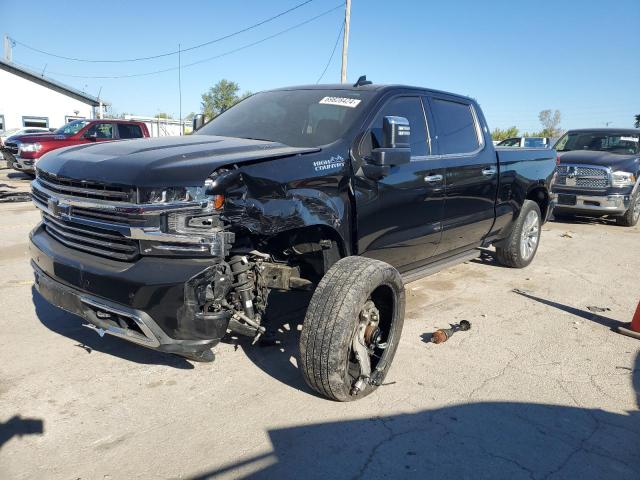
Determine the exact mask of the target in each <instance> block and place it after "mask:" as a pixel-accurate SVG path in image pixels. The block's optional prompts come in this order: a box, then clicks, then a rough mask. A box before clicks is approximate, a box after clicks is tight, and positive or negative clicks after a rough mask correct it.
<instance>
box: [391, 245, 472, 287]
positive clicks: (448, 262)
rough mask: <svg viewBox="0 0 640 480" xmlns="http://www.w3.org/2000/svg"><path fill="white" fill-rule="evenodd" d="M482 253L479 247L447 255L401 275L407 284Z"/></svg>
mask: <svg viewBox="0 0 640 480" xmlns="http://www.w3.org/2000/svg"><path fill="white" fill-rule="evenodd" d="M481 254H482V251H481V250H479V249H476V250H471V251H468V252H462V253H459V254H457V255H454V256H453V257H447V258H444V259H442V260H438V261H437V262H434V263H431V264H429V265H425V266H424V267H419V268H416V269H414V270H409V271H408V272H404V273H401V274H400V275H401V277H402V281H403V282H404V284H405V285H406V284H407V283H411V282H415V281H416V280H420V279H421V278H424V277H428V276H429V275H433V274H434V273H438V272H439V271H440V270H444V269H445V268H448V267H453V266H454V265H458V264H460V263H463V262H466V261H468V260H472V259H474V258H478V257H479V256H480V255H481Z"/></svg>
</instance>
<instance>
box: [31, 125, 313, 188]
mask: <svg viewBox="0 0 640 480" xmlns="http://www.w3.org/2000/svg"><path fill="white" fill-rule="evenodd" d="M319 150H320V149H319V148H298V147H289V146H287V145H283V144H281V143H277V142H268V141H261V140H248V139H244V138H231V137H215V136H209V135H188V136H183V137H159V138H145V139H137V140H124V141H118V142H103V143H97V144H84V145H78V146H73V147H67V148H61V149H59V150H54V151H52V152H50V153H47V154H46V155H44V156H43V157H42V158H41V159H40V160H39V161H38V163H37V168H38V169H41V170H44V171H46V172H47V173H49V174H53V175H57V176H59V177H65V178H70V179H74V180H90V181H94V182H99V183H109V184H117V185H127V186H136V187H181V186H198V185H202V184H203V183H204V181H205V180H206V178H207V177H208V176H209V175H211V173H213V171H214V170H216V169H217V168H219V167H221V166H224V165H230V164H235V163H242V162H248V161H253V160H260V159H267V158H271V159H273V158H277V157H286V156H291V155H301V154H305V153H311V152H317V151H319Z"/></svg>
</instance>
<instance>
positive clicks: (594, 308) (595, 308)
mask: <svg viewBox="0 0 640 480" xmlns="http://www.w3.org/2000/svg"><path fill="white" fill-rule="evenodd" d="M587 310H589V311H590V312H594V313H599V312H610V311H611V309H610V308H609V307H598V306H596V305H589V306H587Z"/></svg>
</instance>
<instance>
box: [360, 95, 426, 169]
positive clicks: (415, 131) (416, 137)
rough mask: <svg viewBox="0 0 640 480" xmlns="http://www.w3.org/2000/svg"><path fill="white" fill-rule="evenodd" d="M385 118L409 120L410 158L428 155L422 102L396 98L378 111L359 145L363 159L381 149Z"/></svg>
mask: <svg viewBox="0 0 640 480" xmlns="http://www.w3.org/2000/svg"><path fill="white" fill-rule="evenodd" d="M387 116H396V117H404V118H406V119H407V120H409V126H410V127H411V135H410V137H409V142H410V144H411V156H412V157H422V156H425V155H429V153H430V149H429V143H428V135H427V126H426V122H425V117H424V110H423V109H422V102H421V101H420V99H419V98H418V97H396V98H394V99H392V100H390V101H389V102H387V103H386V104H385V105H384V106H383V107H382V108H381V109H380V111H379V112H378V113H377V115H376V117H375V119H374V120H373V122H372V123H371V127H370V129H369V133H367V135H365V137H364V139H363V141H362V143H361V145H360V155H361V156H362V157H363V158H365V157H368V156H370V155H371V150H372V149H374V148H380V147H382V119H383V118H384V117H387Z"/></svg>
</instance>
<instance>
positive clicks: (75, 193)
mask: <svg viewBox="0 0 640 480" xmlns="http://www.w3.org/2000/svg"><path fill="white" fill-rule="evenodd" d="M38 181H39V182H40V183H41V184H42V186H43V187H45V188H47V189H48V190H51V191H52V192H56V193H62V194H64V195H69V196H72V197H78V198H90V199H94V200H109V201H111V202H134V200H135V190H134V189H131V188H126V187H119V186H112V185H107V184H102V183H95V182H85V181H80V180H70V179H66V178H61V177H56V176H53V175H50V174H48V173H45V172H43V171H41V170H40V171H38Z"/></svg>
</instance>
